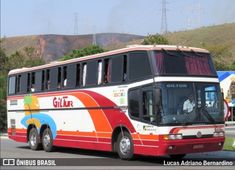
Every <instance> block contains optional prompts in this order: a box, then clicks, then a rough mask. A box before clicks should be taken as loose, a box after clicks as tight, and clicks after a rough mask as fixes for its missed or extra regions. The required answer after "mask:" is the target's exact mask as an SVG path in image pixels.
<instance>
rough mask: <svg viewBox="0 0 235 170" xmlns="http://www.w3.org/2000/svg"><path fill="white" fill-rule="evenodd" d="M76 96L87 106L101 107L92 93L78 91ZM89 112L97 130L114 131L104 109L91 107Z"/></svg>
mask: <svg viewBox="0 0 235 170" xmlns="http://www.w3.org/2000/svg"><path fill="white" fill-rule="evenodd" d="M74 96H76V97H77V98H78V99H79V100H80V101H81V102H82V103H83V104H84V105H85V107H100V106H99V105H98V104H97V103H96V101H95V100H94V99H93V98H92V97H91V96H90V95H88V94H86V93H82V92H78V93H76V94H74ZM88 112H89V113H90V116H91V119H92V121H93V123H94V126H95V129H96V131H103V132H111V131H112V127H111V125H110V123H109V121H108V119H107V117H106V116H105V114H104V112H103V111H102V110H100V109H97V110H95V109H94V110H92V109H90V110H88ZM84 123H85V122H84Z"/></svg>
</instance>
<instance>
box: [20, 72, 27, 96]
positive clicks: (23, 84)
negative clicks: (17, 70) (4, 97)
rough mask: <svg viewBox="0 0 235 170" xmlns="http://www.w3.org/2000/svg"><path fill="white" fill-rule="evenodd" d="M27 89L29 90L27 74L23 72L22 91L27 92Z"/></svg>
mask: <svg viewBox="0 0 235 170" xmlns="http://www.w3.org/2000/svg"><path fill="white" fill-rule="evenodd" d="M26 91H27V74H26V73H23V74H21V79H20V92H21V93H26Z"/></svg>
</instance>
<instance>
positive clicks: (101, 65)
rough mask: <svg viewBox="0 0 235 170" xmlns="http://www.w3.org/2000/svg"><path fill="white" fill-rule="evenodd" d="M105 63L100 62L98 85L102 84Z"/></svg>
mask: <svg viewBox="0 0 235 170" xmlns="http://www.w3.org/2000/svg"><path fill="white" fill-rule="evenodd" d="M102 73H103V63H102V60H99V61H98V82H97V83H98V85H100V84H102Z"/></svg>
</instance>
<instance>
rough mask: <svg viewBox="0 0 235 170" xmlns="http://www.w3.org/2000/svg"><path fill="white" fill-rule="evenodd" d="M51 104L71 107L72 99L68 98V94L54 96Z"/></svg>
mask: <svg viewBox="0 0 235 170" xmlns="http://www.w3.org/2000/svg"><path fill="white" fill-rule="evenodd" d="M53 106H54V107H55V108H61V107H73V101H72V100H69V98H68V96H63V97H54V99H53Z"/></svg>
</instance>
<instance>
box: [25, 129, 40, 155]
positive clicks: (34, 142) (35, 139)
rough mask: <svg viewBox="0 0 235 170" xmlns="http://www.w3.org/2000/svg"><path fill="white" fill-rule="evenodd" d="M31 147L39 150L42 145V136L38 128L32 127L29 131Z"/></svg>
mask: <svg viewBox="0 0 235 170" xmlns="http://www.w3.org/2000/svg"><path fill="white" fill-rule="evenodd" d="M28 142H29V147H30V148H31V149H32V150H38V149H40V147H41V144H40V137H39V135H38V131H37V129H36V128H32V129H31V130H30V132H29V141H28Z"/></svg>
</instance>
